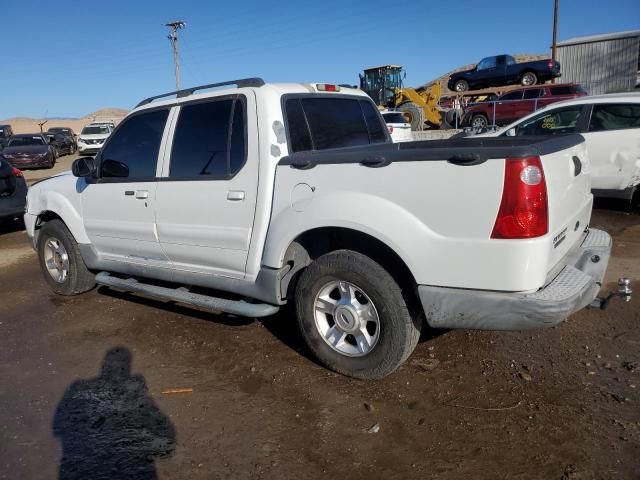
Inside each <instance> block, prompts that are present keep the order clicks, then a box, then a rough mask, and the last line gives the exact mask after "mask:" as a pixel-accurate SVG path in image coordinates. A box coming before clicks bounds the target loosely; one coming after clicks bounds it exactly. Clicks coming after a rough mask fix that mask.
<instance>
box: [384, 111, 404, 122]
mask: <svg viewBox="0 0 640 480" xmlns="http://www.w3.org/2000/svg"><path fill="white" fill-rule="evenodd" d="M382 118H384V121H385V122H386V123H407V120H406V119H405V118H404V115H402V114H401V113H383V114H382Z"/></svg>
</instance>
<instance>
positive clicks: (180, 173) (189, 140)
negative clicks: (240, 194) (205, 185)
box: [169, 98, 245, 179]
mask: <svg viewBox="0 0 640 480" xmlns="http://www.w3.org/2000/svg"><path fill="white" fill-rule="evenodd" d="M244 105H245V104H244V102H243V101H242V100H239V99H235V98H225V99H222V100H214V101H207V102H201V103H193V104H186V105H183V106H182V107H181V108H180V116H179V117H178V123H177V125H176V131H175V134H174V137H173V147H172V149H171V167H170V169H169V178H183V179H186V178H198V177H202V178H206V177H210V178H227V177H229V176H231V175H233V174H235V173H236V172H238V170H240V168H241V167H242V165H243V164H244V160H245V107H244Z"/></svg>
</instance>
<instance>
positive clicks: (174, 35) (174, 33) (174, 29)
mask: <svg viewBox="0 0 640 480" xmlns="http://www.w3.org/2000/svg"><path fill="white" fill-rule="evenodd" d="M186 26H187V24H186V23H184V22H183V21H182V20H176V21H173V22H169V23H165V27H169V28H170V29H171V31H170V33H169V36H168V37H167V38H168V39H169V41H170V42H171V47H172V48H173V64H174V66H175V74H176V90H180V55H179V54H178V30H180V29H182V28H184V27H186Z"/></svg>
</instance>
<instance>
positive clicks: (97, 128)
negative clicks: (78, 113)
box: [78, 124, 113, 155]
mask: <svg viewBox="0 0 640 480" xmlns="http://www.w3.org/2000/svg"><path fill="white" fill-rule="evenodd" d="M112 130H113V129H112V127H110V126H108V125H92V124H89V125H87V126H85V127H84V128H83V129H82V131H81V132H80V135H78V153H79V154H80V155H94V154H96V153H98V151H99V150H100V149H101V148H102V145H103V144H104V141H105V140H106V139H107V138H108V137H109V135H111V132H112Z"/></svg>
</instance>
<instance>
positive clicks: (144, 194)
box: [136, 190, 149, 200]
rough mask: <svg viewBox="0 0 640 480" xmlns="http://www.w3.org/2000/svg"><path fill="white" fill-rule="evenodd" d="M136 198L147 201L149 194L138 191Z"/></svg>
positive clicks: (144, 191)
mask: <svg viewBox="0 0 640 480" xmlns="http://www.w3.org/2000/svg"><path fill="white" fill-rule="evenodd" d="M136 198H138V199H140V200H145V199H147V198H149V192H148V191H146V190H136Z"/></svg>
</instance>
